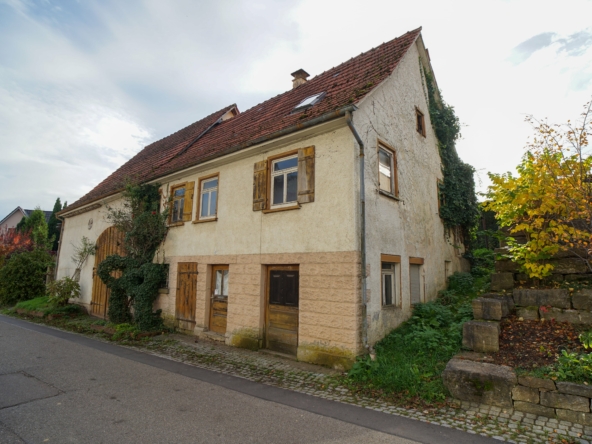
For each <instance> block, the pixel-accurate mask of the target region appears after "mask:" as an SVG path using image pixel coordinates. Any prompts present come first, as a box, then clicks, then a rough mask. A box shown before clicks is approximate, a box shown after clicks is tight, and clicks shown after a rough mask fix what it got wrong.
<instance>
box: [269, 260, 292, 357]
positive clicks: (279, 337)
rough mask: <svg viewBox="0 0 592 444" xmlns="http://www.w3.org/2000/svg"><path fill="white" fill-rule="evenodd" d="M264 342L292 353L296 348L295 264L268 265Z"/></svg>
mask: <svg viewBox="0 0 592 444" xmlns="http://www.w3.org/2000/svg"><path fill="white" fill-rule="evenodd" d="M265 319H266V328H265V346H266V348H269V349H270V350H275V351H278V352H282V353H287V354H291V355H295V354H296V351H297V349H298V266H283V267H270V268H269V274H268V284H267V310H266V316H265Z"/></svg>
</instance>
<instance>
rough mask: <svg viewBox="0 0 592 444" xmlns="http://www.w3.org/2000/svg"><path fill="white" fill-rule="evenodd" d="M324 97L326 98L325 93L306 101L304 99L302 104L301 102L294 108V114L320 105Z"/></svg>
mask: <svg viewBox="0 0 592 444" xmlns="http://www.w3.org/2000/svg"><path fill="white" fill-rule="evenodd" d="M323 97H325V93H324V92H322V93H319V94H315V95H314V96H310V97H307V98H306V99H304V100H303V101H302V102H300V103H299V104H298V105H296V106H295V107H294V112H296V111H301V110H303V109H306V108H309V107H311V106H313V105H316V104H317V103H319V102H320V101H321V100H322V99H323Z"/></svg>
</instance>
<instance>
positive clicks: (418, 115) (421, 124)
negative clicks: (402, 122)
mask: <svg viewBox="0 0 592 444" xmlns="http://www.w3.org/2000/svg"><path fill="white" fill-rule="evenodd" d="M415 121H416V126H415V129H416V130H417V132H418V133H419V134H421V135H422V136H423V137H425V136H426V130H425V119H424V118H423V113H422V112H421V111H420V110H419V109H417V108H415Z"/></svg>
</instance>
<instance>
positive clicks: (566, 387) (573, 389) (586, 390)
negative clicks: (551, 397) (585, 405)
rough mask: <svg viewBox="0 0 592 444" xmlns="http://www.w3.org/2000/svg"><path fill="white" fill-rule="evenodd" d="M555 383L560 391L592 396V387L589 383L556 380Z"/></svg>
mask: <svg viewBox="0 0 592 444" xmlns="http://www.w3.org/2000/svg"><path fill="white" fill-rule="evenodd" d="M555 384H556V385H557V390H558V391H559V393H565V394H568V395H576V396H585V397H586V398H592V387H590V386H589V385H584V384H576V383H575V382H556V383H555Z"/></svg>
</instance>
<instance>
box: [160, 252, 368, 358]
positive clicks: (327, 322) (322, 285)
mask: <svg viewBox="0 0 592 444" xmlns="http://www.w3.org/2000/svg"><path fill="white" fill-rule="evenodd" d="M167 262H168V263H169V264H170V266H169V267H170V268H169V292H168V294H166V293H164V294H161V295H160V297H159V299H158V301H157V303H156V307H155V308H161V309H162V310H163V315H164V317H165V319H167V320H168V322H174V318H175V299H176V288H177V264H178V263H179V262H197V263H198V276H197V294H196V312H195V319H196V326H195V330H196V331H195V333H198V334H199V333H201V332H203V331H207V330H208V325H209V310H210V306H209V303H210V293H211V288H210V286H211V284H210V283H211V266H212V265H223V264H226V265H228V266H229V285H228V288H229V295H228V315H227V328H226V336H225V338H224V341H225V342H226V343H227V344H229V345H235V346H241V347H247V348H255V349H256V348H260V347H262V346H263V343H264V341H263V340H264V334H265V331H264V329H265V303H266V281H267V266H270V265H298V266H299V299H300V300H299V330H298V359H300V360H303V361H308V362H315V363H320V364H325V365H338V366H341V367H347V366H348V365H351V363H352V362H353V360H354V359H355V356H357V355H358V354H359V353H361V352H362V345H361V331H360V328H359V326H360V325H361V316H362V308H361V292H360V261H359V253H358V252H355V251H354V252H332V253H287V254H262V255H259V254H253V255H226V256H220V255H215V256H176V257H169V258H168V259H167Z"/></svg>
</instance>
